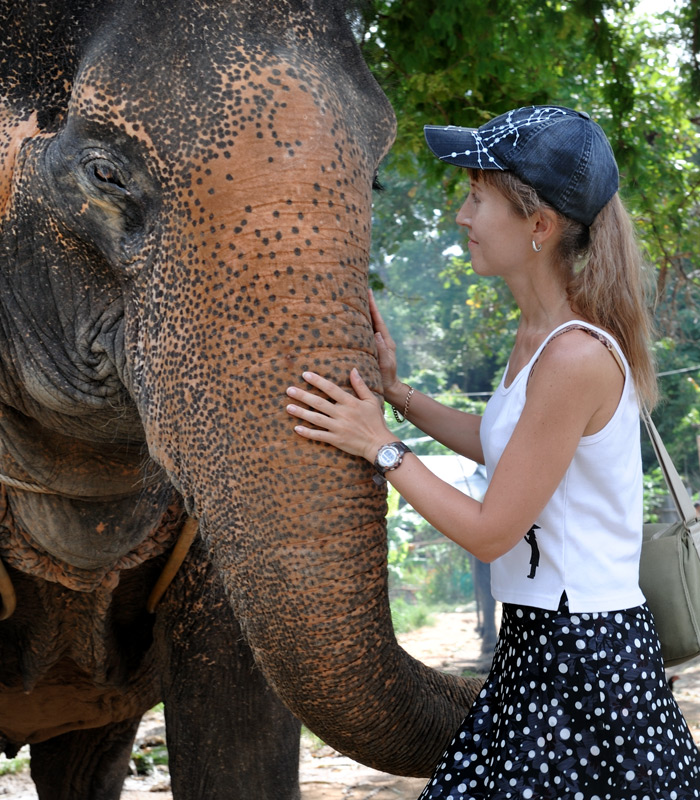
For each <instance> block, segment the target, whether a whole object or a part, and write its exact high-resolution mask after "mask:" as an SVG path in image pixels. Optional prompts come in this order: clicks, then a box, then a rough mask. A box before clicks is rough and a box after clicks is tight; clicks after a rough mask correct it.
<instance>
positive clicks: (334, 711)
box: [0, 0, 476, 774]
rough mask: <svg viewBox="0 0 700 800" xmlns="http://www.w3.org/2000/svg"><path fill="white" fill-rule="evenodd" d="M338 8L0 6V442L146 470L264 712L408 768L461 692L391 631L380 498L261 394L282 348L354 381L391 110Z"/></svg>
mask: <svg viewBox="0 0 700 800" xmlns="http://www.w3.org/2000/svg"><path fill="white" fill-rule="evenodd" d="M67 5H70V8H67V7H65V6H67ZM341 5H342V4H341V3H340V0H325V1H323V0H274V2H272V0H270V2H260V0H237V1H236V2H234V0H198V1H197V2H194V0H173V2H170V3H167V4H166V3H161V2H158V0H77V1H76V2H72V3H71V4H64V3H63V2H62V0H48V2H46V3H42V4H41V5H39V6H36V7H35V6H34V5H33V4H19V5H18V4H16V3H13V2H10V1H9V0H7V1H6V2H3V3H2V6H3V10H2V17H3V18H4V19H5V20H10V21H11V25H9V29H8V30H7V31H6V33H5V36H6V42H4V47H5V50H4V55H3V56H0V58H2V59H3V62H2V69H3V72H2V86H3V89H4V92H5V94H4V98H3V99H2V103H3V105H2V106H1V107H0V115H1V116H0V207H1V208H2V219H1V224H2V228H1V231H2V234H1V235H2V242H1V246H2V255H1V258H2V267H1V269H0V273H1V275H2V277H1V279H0V280H1V281H2V284H1V290H0V322H1V324H2V327H3V332H4V340H3V341H2V343H1V344H0V348H1V349H0V400H1V401H2V409H3V417H4V420H5V422H4V424H3V431H4V433H3V437H2V444H3V447H4V451H3V463H6V462H7V461H8V459H9V460H11V461H12V463H13V464H14V466H15V468H16V467H17V464H18V463H21V465H22V466H23V469H24V471H25V472H31V471H32V469H33V467H32V466H31V464H35V463H36V458H37V449H41V448H43V451H42V452H43V453H44V455H43V458H44V461H43V462H42V463H45V462H47V460H48V461H50V457H49V456H48V455H46V452H45V451H47V450H50V451H52V452H56V451H58V452H60V454H61V455H62V457H65V458H64V460H63V461H62V462H61V463H62V468H61V471H60V475H59V474H58V471H57V470H55V469H53V470H52V469H49V468H48V467H47V468H46V470H45V473H50V475H51V480H53V482H54V486H56V485H58V484H59V483H60V485H61V486H62V487H63V489H64V491H65V493H66V494H68V495H71V496H81V495H86V494H87V495H89V496H102V495H118V494H119V491H120V488H122V487H123V485H125V484H126V483H128V482H131V483H133V480H134V476H135V475H140V474H142V473H143V471H144V469H145V470H150V472H151V474H153V475H155V476H156V485H157V481H158V480H160V481H161V482H162V481H164V480H166V479H165V478H164V477H163V476H164V475H167V481H170V482H171V483H172V485H173V486H174V487H175V488H176V489H177V491H178V492H179V493H180V494H181V495H182V497H183V498H184V502H185V506H186V508H187V511H188V512H189V513H190V514H191V515H193V516H195V517H196V518H198V520H199V523H200V533H201V536H202V537H203V540H204V541H205V542H206V544H207V547H208V549H209V552H210V553H211V557H212V559H213V561H214V563H215V564H216V566H217V568H218V569H219V570H220V572H221V575H222V577H223V581H224V584H225V587H226V591H227V594H228V597H229V598H230V602H231V604H232V606H233V609H234V611H235V614H236V616H237V617H238V619H239V620H240V623H241V627H242V630H243V632H244V634H245V636H246V639H247V641H248V643H249V644H250V647H251V648H252V650H253V653H254V655H255V658H256V661H257V663H258V664H259V666H260V668H261V669H262V671H263V672H264V674H265V676H266V678H267V680H268V681H269V683H270V684H271V685H272V686H273V688H274V689H275V691H276V692H277V693H278V694H279V696H280V697H281V698H282V700H283V701H284V702H285V703H286V704H287V705H288V707H289V708H290V709H291V710H292V711H293V712H294V713H295V714H296V715H297V716H299V717H300V718H301V719H302V720H303V721H304V722H305V723H306V724H307V725H308V726H309V727H310V728H311V729H313V730H314V731H315V732H316V733H317V734H318V735H319V736H321V737H323V739H324V740H325V741H327V742H328V743H329V744H331V745H333V746H334V747H336V748H338V749H339V750H341V751H343V752H345V753H347V754H348V755H350V756H352V757H353V758H356V759H358V760H360V761H363V762H365V763H368V764H370V765H372V766H375V767H378V768H381V769H385V770H389V771H391V772H398V773H404V774H425V773H427V772H428V771H429V770H430V768H431V767H432V765H433V764H434V763H435V761H436V760H437V758H438V756H439V753H440V751H441V748H442V747H443V745H444V744H445V742H446V740H447V739H448V738H449V736H450V734H451V732H452V731H453V730H454V729H455V728H456V726H457V724H458V723H459V721H460V719H461V718H462V716H463V715H464V713H465V710H466V709H467V708H468V706H469V704H470V702H471V701H472V700H473V698H474V694H475V689H476V686H475V684H473V683H472V682H468V681H460V680H457V679H451V678H448V677H447V676H444V675H440V674H438V673H436V672H433V671H430V670H428V669H427V668H426V667H424V666H423V665H422V664H420V663H418V662H417V661H415V660H414V659H412V658H410V657H409V656H408V655H407V654H406V653H405V652H404V651H403V650H402V649H401V648H399V647H398V645H397V643H396V641H395V638H394V635H393V631H392V625H391V618H390V614H389V605H388V597H387V568H386V561H387V551H386V533H385V527H384V521H383V518H384V514H385V510H386V504H385V493H384V491H383V490H382V489H381V488H378V487H377V486H376V485H375V483H374V482H373V480H372V469H371V467H370V465H368V464H367V463H366V462H363V461H362V460H359V459H356V458H353V457H350V456H346V455H344V454H342V453H340V452H339V451H337V450H334V449H333V448H329V447H327V446H324V445H318V444H314V443H311V442H309V441H304V440H301V439H300V438H298V437H296V436H295V434H294V432H293V424H292V422H291V421H290V419H289V418H288V416H287V415H286V413H285V410H284V408H285V389H286V387H287V386H288V385H290V384H292V383H298V381H299V376H300V374H301V372H302V371H303V370H305V369H313V370H314V371H316V372H319V373H321V374H325V375H327V376H328V377H330V378H332V379H334V380H335V381H337V382H340V383H341V384H344V383H347V380H348V373H349V371H350V368H351V367H352V366H357V367H358V368H359V370H360V372H361V373H362V375H363V376H364V377H365V379H366V380H367V381H368V382H369V383H370V384H371V385H372V386H373V388H374V389H375V390H377V391H379V389H380V382H379V375H378V371H377V365H376V360H375V355H376V353H375V349H374V339H373V334H372V328H371V323H370V318H369V313H368V304H367V268H368V249H369V238H370V222H371V191H372V182H373V177H374V176H375V173H376V170H377V167H378V164H379V162H380V160H381V159H382V157H383V156H384V154H385V153H386V151H387V150H388V148H389V147H390V144H391V141H392V138H393V135H394V129H395V122H394V117H393V113H392V111H391V108H390V106H389V104H388V102H387V100H386V98H385V96H384V95H383V93H382V92H381V90H380V89H379V87H378V86H377V85H376V84H375V83H374V81H373V79H372V78H371V76H370V74H369V72H368V70H367V68H366V66H365V64H364V63H363V61H362V59H361V56H360V53H359V50H358V48H357V46H356V44H355V42H354V39H353V35H352V31H351V27H350V25H349V23H348V21H347V19H346V16H345V9H344V8H342V7H341ZM20 7H21V8H20ZM20 30H21V32H22V36H23V38H21V41H22V42H23V44H22V45H21V46H20V45H17V43H16V42H17V41H18V39H17V33H18V31H20ZM27 42H28V44H27ZM37 439H40V440H41V442H42V443H43V444H41V445H37V444H36V441H37ZM88 452H90V453H97V454H99V456H100V458H101V459H102V460H101V461H100V462H99V465H98V466H97V467H95V466H90V467H89V468H87V469H86V468H85V463H89V464H90V465H94V464H95V461H94V460H89V461H88V460H87V456H86V453H88ZM40 455H41V454H40ZM73 455H75V458H73V457H72V456H73ZM81 458H82V459H83V460H82V461H81ZM32 459H34V461H33V460H32ZM149 465H150V466H149ZM156 465H157V466H156ZM158 469H161V470H162V471H163V472H162V474H161V473H158ZM44 480H48V478H47V475H46V474H44ZM168 485H169V484H168ZM156 506H157V503H155V501H153V502H152V503H151V505H149V506H148V508H149V509H151V508H156ZM156 510H157V511H158V513H161V512H162V509H161V508H160V507H159V506H158V507H157V509H156ZM153 514H155V511H153ZM69 551H70V548H65V550H64V551H61V553H62V557H64V558H66V559H68V560H70V558H72V557H73V558H79V557H80V556H81V554H76V553H75V552H74V551H75V548H73V551H72V552H69ZM82 555H83V556H84V555H85V554H82ZM88 560H89V559H88Z"/></svg>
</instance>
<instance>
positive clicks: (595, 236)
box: [469, 170, 658, 410]
mask: <svg viewBox="0 0 700 800" xmlns="http://www.w3.org/2000/svg"><path fill="white" fill-rule="evenodd" d="M469 173H470V176H471V178H472V180H478V181H482V182H483V183H485V184H487V185H490V186H493V187H494V188H496V189H497V190H498V191H499V192H501V194H502V195H503V196H504V197H505V198H506V199H507V200H508V201H509V202H510V204H511V206H512V208H513V210H514V212H515V213H516V214H518V215H519V216H521V217H529V216H531V215H532V214H534V213H535V212H536V211H538V210H540V209H542V208H548V209H550V210H551V211H553V212H554V213H555V214H556V215H557V217H558V219H559V223H560V224H559V227H560V231H561V237H560V239H559V243H558V247H557V252H556V254H555V255H556V261H557V265H558V267H559V269H560V270H561V273H562V278H563V281H564V285H565V286H566V292H567V295H568V298H569V303H570V304H571V306H572V308H574V309H575V310H576V312H577V313H579V314H581V316H582V317H583V318H584V319H585V320H587V321H588V322H590V323H592V324H593V325H596V326H598V327H599V328H603V329H604V330H606V331H609V332H610V333H611V334H612V335H613V337H614V338H615V339H616V341H617V342H618V344H619V345H620V347H621V348H622V352H623V353H624V354H625V358H626V359H627V361H628V363H629V365H630V370H631V371H632V378H633V380H634V384H635V388H636V390H637V395H638V397H639V400H640V403H643V404H644V405H645V406H646V407H647V408H648V409H649V410H651V409H652V408H653V407H654V405H655V404H656V402H657V400H658V387H657V384H656V374H655V364H654V358H653V355H652V352H651V340H652V335H653V324H652V317H651V312H650V306H651V302H650V300H651V298H652V297H653V281H652V280H651V275H650V274H649V270H648V269H647V267H646V265H645V263H644V260H643V259H642V254H641V252H640V250H639V247H638V245H637V241H636V238H635V235H634V229H633V227H632V222H631V220H630V217H629V214H628V213H627V211H626V210H625V207H624V206H623V204H622V201H621V199H620V197H619V195H618V194H617V193H616V194H614V195H613V197H612V199H611V200H610V201H609V202H608V203H607V205H606V206H604V207H603V209H602V210H601V211H600V212H599V213H598V216H597V217H596V218H595V220H594V221H593V224H592V225H591V227H590V228H588V227H586V226H585V225H583V224H582V223H580V222H576V221H575V220H573V219H571V218H570V217H566V216H564V215H563V214H561V213H560V212H559V211H557V210H556V209H554V208H552V206H551V205H550V204H549V203H547V202H546V201H544V200H543V199H542V198H541V197H540V196H539V195H538V194H537V192H536V191H535V189H533V188H532V186H530V185H529V184H527V183H524V182H523V181H521V180H520V178H518V177H517V176H516V175H515V174H514V173H512V172H501V171H499V170H478V171H477V170H469Z"/></svg>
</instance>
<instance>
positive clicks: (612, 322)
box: [288, 106, 700, 800]
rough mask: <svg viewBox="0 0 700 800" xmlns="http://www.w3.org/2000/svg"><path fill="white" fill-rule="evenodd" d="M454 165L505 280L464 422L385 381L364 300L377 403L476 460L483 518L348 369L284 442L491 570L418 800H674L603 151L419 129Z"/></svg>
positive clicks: (640, 382) (699, 765)
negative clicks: (489, 660) (505, 296)
mask: <svg viewBox="0 0 700 800" xmlns="http://www.w3.org/2000/svg"><path fill="white" fill-rule="evenodd" d="M425 134H426V139H427V142H428V146H429V147H430V148H431V150H432V151H433V153H434V154H435V155H437V156H438V157H439V158H441V159H442V160H444V161H447V162H448V163H451V164H455V165H457V166H460V167H464V168H467V169H468V170H469V177H470V181H471V188H470V192H469V195H468V197H467V199H466V201H465V203H464V205H463V206H462V208H461V209H460V211H459V213H458V215H457V222H458V224H460V225H462V226H464V227H465V228H466V229H467V232H468V235H469V250H470V253H471V263H472V267H473V269H474V271H475V272H477V273H478V274H480V275H495V276H500V277H501V278H503V279H504V280H505V282H506V283H507V285H508V287H509V288H510V290H511V292H512V293H513V296H514V298H515V300H516V302H517V304H518V307H519V309H520V322H519V327H518V331H517V335H516V339H515V345H514V347H513V350H512V352H511V355H510V359H509V361H508V364H507V367H506V370H505V373H504V375H503V378H502V380H501V383H500V385H499V387H498V389H497V390H496V392H495V393H494V395H493V397H492V399H491V400H490V401H489V403H488V405H487V408H486V411H485V413H484V416H483V418H480V417H478V416H475V415H471V414H464V413H462V412H458V411H455V410H451V409H448V408H445V407H444V406H441V405H440V404H438V403H436V402H435V401H433V400H431V399H430V398H428V397H427V396H425V395H423V394H421V393H420V392H416V391H414V390H413V389H412V388H410V387H408V386H406V385H405V384H402V383H401V382H400V381H399V380H398V378H397V376H396V359H395V346H394V343H393V341H392V340H391V337H390V336H389V333H388V331H387V329H386V326H385V325H384V322H383V321H382V319H381V317H380V315H379V313H378V311H377V309H376V305H375V304H374V302H373V300H371V304H370V305H371V312H372V318H373V320H374V325H375V331H376V334H375V335H376V341H377V349H378V353H379V363H380V369H381V374H382V382H383V389H384V397H385V399H386V400H387V401H388V402H390V403H391V404H392V405H394V407H395V408H398V409H401V410H403V413H404V414H405V415H406V416H408V417H409V418H410V419H411V421H412V422H413V423H414V424H415V425H416V426H417V427H419V428H420V429H422V430H423V431H425V432H426V433H428V434H430V435H431V436H433V437H434V438H435V439H437V440H439V441H441V442H443V443H444V444H446V445H447V446H448V447H450V448H452V449H453V450H454V451H456V452H458V453H461V454H462V455H465V456H467V457H468V458H471V459H473V460H475V461H479V462H481V463H485V464H486V467H487V470H488V474H489V478H490V482H489V488H488V491H487V492H486V495H485V497H484V499H483V502H482V503H479V502H477V501H475V500H473V499H471V498H469V497H467V496H466V495H464V494H462V493H461V492H459V491H458V490H456V489H454V488H452V487H451V486H449V485H447V484H445V483H443V482H442V481H440V480H439V479H438V478H437V477H435V476H434V475H433V474H432V473H430V472H429V471H428V470H427V469H426V468H425V467H423V465H422V464H421V462H420V461H419V460H418V459H417V458H416V457H415V456H414V455H412V454H411V452H410V450H408V448H406V446H405V445H403V444H402V443H397V442H395V441H394V437H393V436H392V434H391V433H390V431H389V430H388V428H387V427H386V425H385V423H384V418H383V414H382V411H381V408H380V407H379V406H378V404H377V401H376V399H375V398H374V396H373V395H372V393H371V392H370V391H369V389H368V388H367V386H366V385H365V383H364V382H363V380H362V379H361V377H360V375H359V374H358V372H357V370H353V371H352V373H351V375H350V382H351V386H352V388H353V390H354V392H355V395H353V394H351V393H348V392H345V391H343V390H341V389H340V388H339V387H337V386H336V385H335V384H333V383H331V382H330V381H328V380H325V379H324V378H322V377H321V376H319V375H316V374H313V373H305V374H304V376H303V377H304V379H305V380H306V381H307V382H308V383H309V384H310V385H311V386H312V387H314V388H315V389H316V390H320V391H321V392H322V393H323V394H324V395H325V396H318V394H317V393H311V392H308V391H305V390H303V389H300V388H298V387H291V388H290V389H289V390H288V394H289V396H290V397H291V398H293V399H294V400H295V401H298V402H299V403H300V405H296V404H291V405H289V406H288V411H289V413H290V414H291V415H292V416H294V417H296V418H298V419H299V420H300V421H301V423H303V424H299V425H297V426H296V428H295V430H296V431H297V433H298V434H299V435H300V436H303V437H305V438H308V439H314V440H316V441H320V442H327V443H329V444H332V445H334V446H336V447H339V448H340V449H342V450H344V451H346V452H348V453H351V454H354V455H358V456H362V457H364V458H366V459H367V460H368V461H370V462H372V463H374V464H375V468H376V469H377V471H378V472H379V473H380V474H382V475H384V476H385V477H386V478H387V479H388V480H390V481H391V483H392V484H393V485H394V486H395V487H396V489H397V490H398V491H399V492H400V493H401V494H402V495H403V496H404V497H405V499H406V500H407V501H408V502H409V503H410V504H411V505H412V506H413V507H414V508H415V509H416V510H417V511H418V512H419V513H420V514H422V516H424V517H425V518H426V519H427V520H428V521H429V522H430V523H431V524H432V525H433V526H434V527H435V528H437V529H438V530H439V531H441V532H442V533H444V534H445V535H446V536H448V537H449V538H451V539H453V540H454V541H456V542H457V543H458V544H460V545H461V546H462V547H464V548H466V549H467V550H469V551H470V552H471V553H473V554H474V555H475V556H476V557H477V558H479V559H481V560H482V561H488V562H491V564H492V568H491V571H492V591H493V594H494V596H495V597H496V599H497V600H500V601H502V602H503V604H504V605H503V621H502V625H501V631H500V634H499V641H498V644H497V647H496V652H495V655H494V662H493V667H492V670H491V673H490V675H489V677H488V679H487V682H486V684H485V686H484V689H483V691H482V693H481V695H480V696H479V698H478V699H477V701H476V702H475V704H474V706H473V708H472V709H471V711H470V713H469V715H468V716H467V718H466V720H465V721H464V723H463V724H462V726H461V727H460V729H459V730H458V731H457V734H456V735H455V737H454V740H453V741H452V742H451V744H450V745H449V746H448V748H447V750H446V752H445V754H444V755H443V757H442V759H441V760H440V762H439V764H438V765H437V767H436V769H435V773H434V775H433V778H432V780H431V781H430V782H429V783H428V785H427V786H426V788H425V790H424V791H423V793H422V795H421V800H428V798H443V799H444V800H485V799H486V798H488V799H489V800H516V799H517V800H520V798H556V799H557V800H569V799H570V800H594V798H599V799H600V800H605V799H606V798H607V799H608V800H621V799H622V798H624V799H625V800H642V798H649V800H652V799H653V800H661V799H663V800H689V798H700V756H699V754H698V750H697V748H696V746H695V745H694V743H693V740H692V737H691V735H690V732H689V730H688V727H687V725H686V723H685V721H684V720H683V717H682V715H681V714H680V711H679V710H678V707H677V705H676V704H675V701H674V700H673V697H672V695H671V693H670V691H669V689H668V687H667V685H666V681H665V676H664V670H663V663H662V660H661V655H660V650H659V643H658V638H657V636H656V633H655V631H654V626H653V620H652V618H651V616H650V614H649V611H648V609H647V607H646V605H645V602H644V596H643V595H642V593H641V591H640V589H639V585H638V568H639V555H640V549H641V530H642V471H641V457H640V446H639V404H640V403H644V404H646V405H647V407H651V406H653V404H654V401H655V399H656V384H655V379H654V365H653V361H652V358H651V355H650V352H649V338H650V320H649V317H648V313H647V310H646V303H645V295H644V282H643V275H642V267H641V259H640V256H639V252H638V249H637V247H636V245H635V242H634V237H633V234H632V228H631V224H630V222H629V219H628V217H627V215H626V213H625V211H624V209H623V207H622V205H621V202H620V200H619V197H618V195H617V189H618V170H617V165H616V163H615V159H614V156H613V153H612V150H611V148H610V145H609V143H608V141H607V139H606V138H605V135H604V134H603V132H602V130H601V129H600V127H599V126H598V125H596V124H595V123H594V122H592V121H591V119H590V118H589V117H588V116H587V115H586V114H581V113H578V112H576V111H572V110H571V109H567V108H562V107H556V106H539V107H538V106H534V107H533V106H531V107H527V108H521V109H515V110H513V111H511V112H508V113H507V114H503V115H502V116H500V117H497V118H496V119H494V120H492V121H491V122H489V123H487V124H485V125H483V126H481V127H480V128H478V129H465V128H457V127H454V126H447V127H441V126H427V127H426V131H425Z"/></svg>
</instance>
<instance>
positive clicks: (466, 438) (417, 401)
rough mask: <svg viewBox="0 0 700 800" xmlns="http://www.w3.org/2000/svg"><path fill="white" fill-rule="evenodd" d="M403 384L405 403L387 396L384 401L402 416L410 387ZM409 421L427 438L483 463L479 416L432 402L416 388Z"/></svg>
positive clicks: (411, 400)
mask: <svg viewBox="0 0 700 800" xmlns="http://www.w3.org/2000/svg"><path fill="white" fill-rule="evenodd" d="M401 385H402V387H403V392H402V394H403V399H402V400H401V399H397V400H396V402H394V400H393V399H391V398H390V397H388V396H385V399H386V400H387V402H389V403H391V404H392V405H393V406H394V408H396V409H397V410H398V411H399V412H400V413H403V409H404V407H405V403H406V395H407V394H408V391H409V387H408V386H407V385H406V384H401ZM400 396H401V395H400V394H394V395H393V397H394V398H397V397H400ZM406 418H407V419H408V420H410V422H411V423H412V424H413V425H415V426H416V428H419V429H420V430H422V431H423V432H424V433H427V434H428V436H432V438H433V439H435V440H437V441H438V442H440V443H441V444H444V445H445V446H446V447H449V448H450V450H453V451H454V452H455V453H459V454H460V455H461V456H466V457H467V458H471V460H472V461H476V462H478V463H479V464H483V463H484V451H483V450H482V447H481V438H480V436H479V430H480V428H481V416H480V415H478V414H468V413H467V412H466V411H458V410H457V409H456V408H450V407H449V406H444V405H443V404H442V403H438V402H437V400H433V398H432V397H428V395H426V394H423V393H422V392H419V391H417V390H416V389H414V390H413V394H412V395H411V399H410V403H409V407H408V413H407V416H406Z"/></svg>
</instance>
